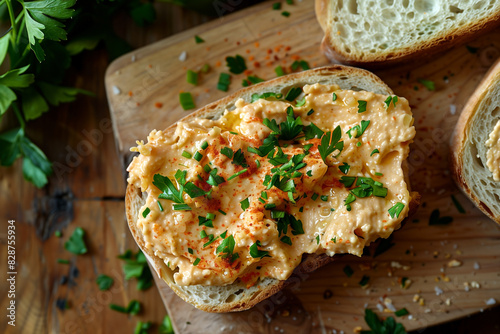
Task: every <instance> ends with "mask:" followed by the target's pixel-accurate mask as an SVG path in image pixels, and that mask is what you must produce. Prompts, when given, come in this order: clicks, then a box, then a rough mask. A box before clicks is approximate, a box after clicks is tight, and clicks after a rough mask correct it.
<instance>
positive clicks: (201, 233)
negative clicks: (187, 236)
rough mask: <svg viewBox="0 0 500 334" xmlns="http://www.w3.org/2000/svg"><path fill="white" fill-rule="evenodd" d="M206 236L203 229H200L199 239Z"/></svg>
mask: <svg viewBox="0 0 500 334" xmlns="http://www.w3.org/2000/svg"><path fill="white" fill-rule="evenodd" d="M206 237H208V234H207V232H206V231H205V230H201V231H200V238H201V239H205V238H206Z"/></svg>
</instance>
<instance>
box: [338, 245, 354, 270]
mask: <svg viewBox="0 0 500 334" xmlns="http://www.w3.org/2000/svg"><path fill="white" fill-rule="evenodd" d="M334 242H335V241H334ZM343 270H344V273H345V274H346V276H347V277H351V276H352V274H354V270H352V268H351V267H350V266H349V265H346V266H345V267H344V269H343Z"/></svg>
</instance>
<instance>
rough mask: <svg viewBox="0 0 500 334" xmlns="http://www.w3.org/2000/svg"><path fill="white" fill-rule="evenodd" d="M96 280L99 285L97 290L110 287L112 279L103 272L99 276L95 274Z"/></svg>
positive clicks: (104, 289)
mask: <svg viewBox="0 0 500 334" xmlns="http://www.w3.org/2000/svg"><path fill="white" fill-rule="evenodd" d="M96 282H97V285H98V286H99V290H101V291H106V290H109V288H111V286H112V285H113V282H114V281H113V279H112V278H111V277H109V276H107V275H104V274H100V275H99V276H97V279H96Z"/></svg>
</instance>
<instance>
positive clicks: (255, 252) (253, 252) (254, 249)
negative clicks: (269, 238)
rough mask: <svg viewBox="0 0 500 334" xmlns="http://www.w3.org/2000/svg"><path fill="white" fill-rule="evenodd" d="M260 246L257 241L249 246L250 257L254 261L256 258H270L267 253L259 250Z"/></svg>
mask: <svg viewBox="0 0 500 334" xmlns="http://www.w3.org/2000/svg"><path fill="white" fill-rule="evenodd" d="M260 246H262V245H261V244H260V241H259V240H257V241H256V242H255V243H254V244H253V245H252V246H250V256H251V257H253V258H254V259H256V258H258V257H259V258H261V259H262V258H264V257H271V255H269V252H268V251H263V250H259V247H260Z"/></svg>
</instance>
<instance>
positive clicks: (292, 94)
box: [285, 87, 302, 102]
mask: <svg viewBox="0 0 500 334" xmlns="http://www.w3.org/2000/svg"><path fill="white" fill-rule="evenodd" d="M301 93H302V87H292V88H290V90H289V91H288V92H287V93H286V95H285V100H287V101H290V102H292V101H293V100H295V99H296V98H297V97H298V96H299V95H300V94H301Z"/></svg>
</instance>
